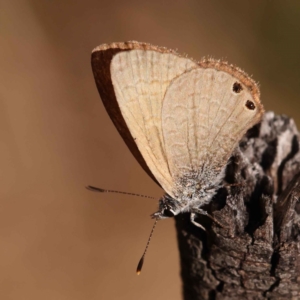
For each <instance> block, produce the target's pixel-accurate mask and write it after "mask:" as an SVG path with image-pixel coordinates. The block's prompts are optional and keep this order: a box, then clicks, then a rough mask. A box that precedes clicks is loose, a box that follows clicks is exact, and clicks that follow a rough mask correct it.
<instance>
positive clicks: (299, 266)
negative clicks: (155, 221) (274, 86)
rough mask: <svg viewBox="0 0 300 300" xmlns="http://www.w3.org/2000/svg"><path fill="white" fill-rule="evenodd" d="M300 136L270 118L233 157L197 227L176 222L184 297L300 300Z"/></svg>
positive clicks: (185, 219) (286, 121)
mask: <svg viewBox="0 0 300 300" xmlns="http://www.w3.org/2000/svg"><path fill="white" fill-rule="evenodd" d="M299 172H300V152H299V133H298V131H297V128H296V126H295V124H294V121H293V120H292V119H290V118H288V117H286V116H276V115H274V114H273V113H272V112H269V113H266V114H265V116H264V119H263V121H262V123H261V124H259V125H257V126H255V127H254V128H252V129H251V130H250V131H249V132H248V133H247V135H246V136H245V137H244V138H243V139H242V141H241V142H240V145H239V147H238V148H237V149H236V150H235V151H234V153H233V155H232V157H231V159H230V161H229V163H228V166H227V170H226V177H225V181H224V187H223V188H221V189H220V190H219V191H218V193H217V195H216V196H215V197H214V199H213V201H212V202H211V203H210V205H209V206H208V207H206V209H207V210H208V211H209V212H210V213H211V214H212V215H213V216H214V218H216V219H217V220H218V221H219V222H220V223H222V224H224V227H223V228H221V227H220V226H218V225H217V224H216V223H215V222H212V221H211V220H210V219H208V218H207V217H205V216H199V218H198V222H199V223H201V224H202V225H204V226H205V228H206V230H207V231H206V232H204V231H203V230H201V229H199V228H197V227H196V226H194V225H193V224H192V223H191V222H190V219H189V214H181V215H179V216H177V217H176V228H177V235H178V243H179V250H180V259H181V276H182V280H183V294H184V299H186V300H193V299H300V203H299V201H298V200H299V197H300V174H298V173H299Z"/></svg>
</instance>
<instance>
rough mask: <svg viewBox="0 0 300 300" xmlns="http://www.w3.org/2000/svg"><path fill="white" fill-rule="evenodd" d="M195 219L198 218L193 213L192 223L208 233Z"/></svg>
mask: <svg viewBox="0 0 300 300" xmlns="http://www.w3.org/2000/svg"><path fill="white" fill-rule="evenodd" d="M195 218H196V213H193V212H192V213H191V222H192V223H193V224H194V225H195V226H197V227H199V228H201V229H202V230H204V231H206V229H205V228H204V227H203V226H202V225H201V224H200V223H198V222H196V221H195Z"/></svg>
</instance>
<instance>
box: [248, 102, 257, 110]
mask: <svg viewBox="0 0 300 300" xmlns="http://www.w3.org/2000/svg"><path fill="white" fill-rule="evenodd" d="M245 106H246V107H247V108H248V109H249V110H254V109H255V107H256V106H255V104H254V103H253V101H251V100H247V101H246V104H245Z"/></svg>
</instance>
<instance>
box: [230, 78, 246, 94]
mask: <svg viewBox="0 0 300 300" xmlns="http://www.w3.org/2000/svg"><path fill="white" fill-rule="evenodd" d="M232 90H233V91H234V92H235V93H236V94H239V93H240V92H241V91H242V90H243V87H242V85H241V84H240V83H239V82H237V81H236V82H235V83H234V84H233V86H232Z"/></svg>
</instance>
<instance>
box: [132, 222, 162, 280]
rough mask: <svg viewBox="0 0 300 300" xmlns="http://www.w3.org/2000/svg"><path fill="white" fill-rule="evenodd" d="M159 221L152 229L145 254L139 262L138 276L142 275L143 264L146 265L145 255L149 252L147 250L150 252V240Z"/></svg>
mask: <svg viewBox="0 0 300 300" xmlns="http://www.w3.org/2000/svg"><path fill="white" fill-rule="evenodd" d="M157 221H158V219H156V220H155V222H154V225H153V227H152V230H151V233H150V236H149V238H148V242H147V245H146V247H145V250H144V253H143V255H142V257H141V259H140V261H139V263H138V266H137V268H136V274H137V275H140V274H141V271H142V267H143V264H144V259H145V255H146V252H147V250H148V248H149V244H150V240H151V238H152V235H153V231H154V229H155V226H156V223H157Z"/></svg>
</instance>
